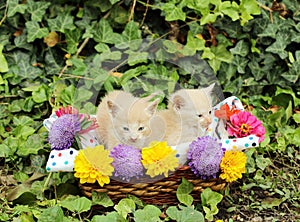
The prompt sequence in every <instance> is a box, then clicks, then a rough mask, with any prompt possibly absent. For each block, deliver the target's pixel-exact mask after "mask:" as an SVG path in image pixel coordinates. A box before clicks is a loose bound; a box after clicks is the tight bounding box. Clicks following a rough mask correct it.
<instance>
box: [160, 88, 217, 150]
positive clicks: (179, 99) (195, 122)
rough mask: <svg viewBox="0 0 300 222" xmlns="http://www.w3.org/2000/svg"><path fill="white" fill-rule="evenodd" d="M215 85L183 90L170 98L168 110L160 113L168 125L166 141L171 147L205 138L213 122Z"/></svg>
mask: <svg viewBox="0 0 300 222" xmlns="http://www.w3.org/2000/svg"><path fill="white" fill-rule="evenodd" d="M214 85H215V84H214V83H213V84H211V85H210V86H208V87H206V88H202V89H181V90H178V91H176V92H175V93H173V94H172V95H171V96H170V99H169V104H168V109H167V110H165V111H161V112H159V114H158V115H160V116H161V117H162V118H163V119H164V120H165V122H166V123H167V129H166V135H165V140H167V141H168V144H170V145H177V144H180V143H185V142H191V141H192V140H194V139H195V138H197V137H198V136H203V135H204V133H205V130H206V128H207V127H208V126H209V124H210V123H211V122H212V119H211V109H212V96H211V93H212V90H213V87H214Z"/></svg>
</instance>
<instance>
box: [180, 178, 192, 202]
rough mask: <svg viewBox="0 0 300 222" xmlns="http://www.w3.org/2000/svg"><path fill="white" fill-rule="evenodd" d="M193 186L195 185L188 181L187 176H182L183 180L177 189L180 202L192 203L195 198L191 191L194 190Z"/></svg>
mask: <svg viewBox="0 0 300 222" xmlns="http://www.w3.org/2000/svg"><path fill="white" fill-rule="evenodd" d="M193 188H194V186H193V184H192V183H190V182H189V181H187V180H186V179H185V178H182V182H181V184H180V185H179V186H178V189H177V191H176V196H177V198H178V200H179V202H180V203H183V204H185V205H186V206H191V205H192V203H193V200H194V199H193V197H192V196H191V195H190V193H191V192H192V191H193Z"/></svg>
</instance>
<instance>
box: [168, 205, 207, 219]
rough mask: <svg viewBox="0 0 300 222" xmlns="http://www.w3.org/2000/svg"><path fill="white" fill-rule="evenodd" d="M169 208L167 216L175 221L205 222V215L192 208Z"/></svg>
mask: <svg viewBox="0 0 300 222" xmlns="http://www.w3.org/2000/svg"><path fill="white" fill-rule="evenodd" d="M179 207H180V210H178V209H177V207H175V206H172V207H169V208H168V209H167V211H166V213H167V215H168V216H169V217H170V218H171V219H172V220H174V221H177V222H204V221H205V220H204V217H203V214H202V213H201V212H199V211H197V210H195V209H193V208H192V207H183V206H179Z"/></svg>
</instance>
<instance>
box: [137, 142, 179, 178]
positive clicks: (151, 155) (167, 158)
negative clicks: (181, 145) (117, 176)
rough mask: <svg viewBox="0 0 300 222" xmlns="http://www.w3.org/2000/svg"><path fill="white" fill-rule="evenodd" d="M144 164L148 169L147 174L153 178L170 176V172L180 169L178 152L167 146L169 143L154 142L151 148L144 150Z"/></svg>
mask: <svg viewBox="0 0 300 222" xmlns="http://www.w3.org/2000/svg"><path fill="white" fill-rule="evenodd" d="M142 164H143V165H144V167H145V168H146V169H147V172H146V174H148V175H150V176H151V177H152V178H153V177H155V176H157V175H161V174H164V175H165V177H167V176H168V171H169V170H170V171H174V170H175V168H176V167H178V159H177V158H176V151H175V150H173V149H172V148H171V147H170V146H168V145H167V142H157V141H153V142H151V143H150V146H149V147H145V148H143V149H142Z"/></svg>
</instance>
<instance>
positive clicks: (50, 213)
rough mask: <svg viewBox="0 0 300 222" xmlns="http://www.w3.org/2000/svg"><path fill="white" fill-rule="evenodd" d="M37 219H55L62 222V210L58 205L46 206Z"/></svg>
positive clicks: (41, 220) (41, 221)
mask: <svg viewBox="0 0 300 222" xmlns="http://www.w3.org/2000/svg"><path fill="white" fill-rule="evenodd" d="M38 221H40V222H43V221H56V222H64V212H63V210H62V209H61V207H59V206H53V207H49V208H46V209H45V210H43V212H42V213H41V214H40V216H39V218H38Z"/></svg>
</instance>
